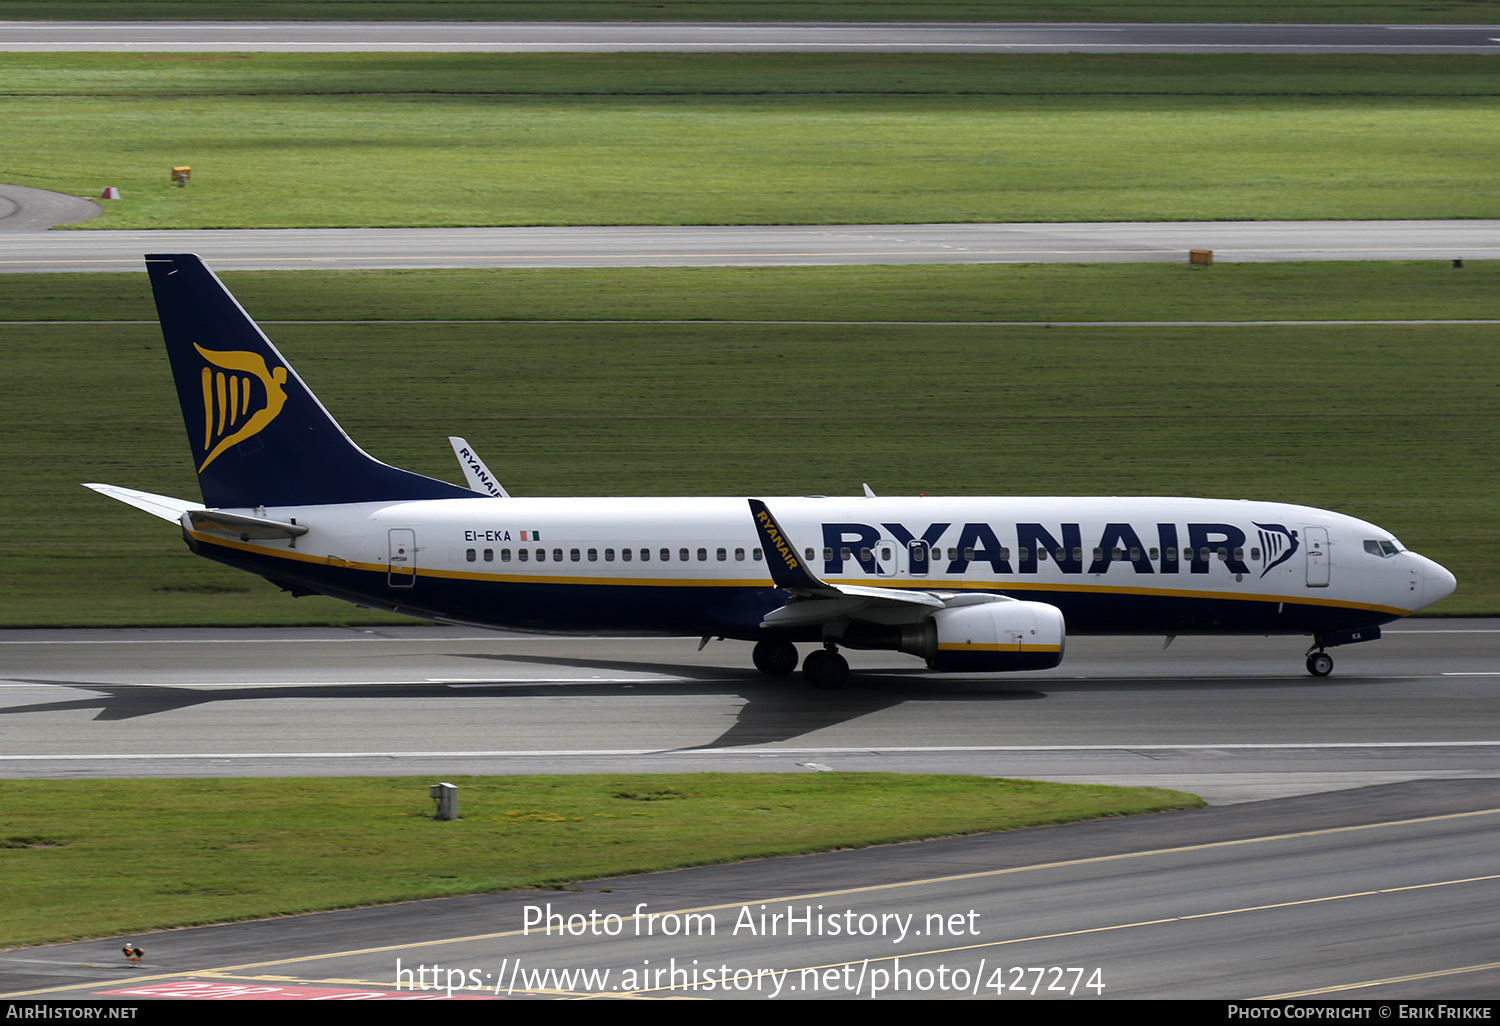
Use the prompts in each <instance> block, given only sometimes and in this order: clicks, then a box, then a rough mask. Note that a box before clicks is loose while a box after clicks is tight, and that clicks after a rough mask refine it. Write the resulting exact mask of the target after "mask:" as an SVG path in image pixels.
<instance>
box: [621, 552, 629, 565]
mask: <svg viewBox="0 0 1500 1026" xmlns="http://www.w3.org/2000/svg"><path fill="white" fill-rule="evenodd" d="M620 562H622V563H629V562H630V550H629V549H621V550H620Z"/></svg>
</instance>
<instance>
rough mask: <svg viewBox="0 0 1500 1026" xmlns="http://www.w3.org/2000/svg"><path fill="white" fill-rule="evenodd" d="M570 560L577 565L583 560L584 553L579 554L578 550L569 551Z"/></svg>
mask: <svg viewBox="0 0 1500 1026" xmlns="http://www.w3.org/2000/svg"><path fill="white" fill-rule="evenodd" d="M568 558H569V559H570V560H572V561H573V562H575V563H577V562H578V561H579V560H581V559H583V553H581V552H579V551H578V550H577V549H569V550H568Z"/></svg>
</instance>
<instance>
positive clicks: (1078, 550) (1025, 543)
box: [463, 522, 1301, 577]
mask: <svg viewBox="0 0 1500 1026" xmlns="http://www.w3.org/2000/svg"><path fill="white" fill-rule="evenodd" d="M757 526H759V527H760V528H761V534H762V541H763V542H764V543H765V544H766V547H767V550H768V554H769V555H771V556H772V558H778V559H781V560H783V561H785V562H786V564H787V565H788V566H789V567H791V568H795V567H796V566H797V558H798V555H799V552H798V549H797V547H796V546H795V544H794V543H792V542H791V540H790V539H787V538H783V537H782V536H781V534H780V533H779V532H777V531H776V530H775V529H774V528H773V527H771V526H770V525H769V524H768V523H765V522H757ZM821 526H822V546H821V548H822V551H821V553H817V552H814V556H817V555H821V556H822V564H823V566H822V572H823V573H824V574H826V575H830V576H838V575H842V574H847V573H853V572H855V570H856V568H857V569H858V570H860V571H863V572H864V573H867V574H870V575H873V576H879V575H882V574H888V573H890V572H891V569H890V566H891V564H890V561H889V560H890V556H889V555H888V554H889V553H891V552H892V551H893V549H895V548H899V549H902V550H905V551H906V552H907V553H908V558H907V559H906V560H905V561H904V562H906V564H907V569H908V570H909V571H911V570H916V572H919V573H920V572H922V571H921V570H920V569H917V568H918V566H919V564H923V563H925V564H927V565H928V566H930V573H931V574H933V575H955V576H956V575H962V574H966V573H968V572H969V569H970V567H971V566H974V565H976V564H977V565H981V566H983V567H987V568H988V570H989V571H990V572H991V573H993V574H994V575H996V576H1000V575H1018V574H1036V573H1040V572H1042V565H1043V564H1045V563H1052V564H1055V566H1056V570H1055V571H1053V572H1054V573H1056V572H1060V573H1063V574H1080V575H1083V574H1102V573H1107V572H1108V571H1109V570H1110V568H1111V567H1113V566H1115V565H1120V566H1121V568H1122V570H1123V568H1124V567H1125V566H1129V567H1130V568H1131V570H1132V571H1133V572H1135V573H1137V574H1181V573H1186V574H1206V573H1209V572H1210V567H1211V566H1212V564H1213V563H1215V562H1219V563H1222V564H1224V567H1225V569H1226V570H1227V571H1228V572H1230V573H1234V574H1251V573H1254V572H1255V571H1257V570H1258V571H1259V576H1261V577H1264V576H1265V575H1266V574H1268V573H1269V572H1270V571H1271V570H1273V569H1275V568H1276V567H1278V566H1281V565H1282V564H1284V563H1286V562H1287V561H1288V560H1290V559H1291V558H1292V556H1293V555H1294V554H1295V553H1297V552H1298V551H1300V550H1301V544H1300V541H1299V538H1298V532H1297V531H1295V530H1291V529H1289V528H1287V527H1285V526H1283V525H1281V524H1262V523H1256V524H1255V525H1254V528H1253V533H1252V532H1247V531H1246V530H1245V529H1243V528H1240V527H1236V526H1235V525H1233V524H1223V523H1189V524H1175V523H1173V524H1162V523H1158V524H1152V525H1150V526H1149V527H1145V528H1142V527H1138V526H1136V525H1133V524H1129V523H1111V524H1106V525H1105V526H1104V528H1103V530H1102V531H1101V532H1099V534H1098V535H1097V537H1095V536H1092V535H1091V537H1090V542H1091V543H1092V544H1090V545H1088V546H1085V545H1084V544H1083V537H1084V536H1083V528H1082V525H1080V524H1040V523H1029V524H1028V523H1021V524H1016V525H1014V530H1013V531H1008V532H1006V538H1005V540H1004V541H1003V542H1002V540H1001V532H1000V531H997V530H996V528H995V527H994V526H993V525H991V524H988V523H967V524H954V523H951V522H942V523H934V524H929V525H927V527H926V528H925V529H923V530H922V532H921V533H920V534H918V533H916V532H915V531H913V530H911V529H910V528H908V527H907V526H906V525H904V524H901V523H894V522H890V523H886V522H882V523H880V524H860V523H824V524H822V525H821ZM548 534H549V537H551V538H552V539H553V541H552V543H553V544H557V543H558V542H559V541H561V539H558V538H557V537H556V536H555V534H553V532H550V531H549V532H548ZM541 535H542V532H540V531H534V530H527V531H508V530H501V529H492V530H469V531H464V532H463V539H464V541H465V542H475V541H483V542H510V541H518V542H528V541H530V542H539V541H541ZM579 540H580V541H582V540H584V539H579ZM704 540H706V539H704ZM587 541H588V542H589V543H590V544H593V543H596V542H597V543H602V544H609V543H610V542H611V541H613V542H614V543H615V544H625V545H628V544H631V539H630V538H629V537H620V538H618V539H609V538H606V537H596V538H590V539H587ZM683 541H684V542H685V543H689V544H699V540H698V539H687V538H685V539H683ZM563 544H566V542H563ZM914 550H920V551H921V552H922V553H923V555H922V556H921V558H920V559H917V558H911V554H912V553H913V551H914Z"/></svg>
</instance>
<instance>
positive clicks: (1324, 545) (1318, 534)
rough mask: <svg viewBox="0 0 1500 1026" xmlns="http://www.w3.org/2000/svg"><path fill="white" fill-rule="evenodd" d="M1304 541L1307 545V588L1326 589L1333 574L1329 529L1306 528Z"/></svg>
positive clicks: (1303, 535) (1303, 534) (1303, 531)
mask: <svg viewBox="0 0 1500 1026" xmlns="http://www.w3.org/2000/svg"><path fill="white" fill-rule="evenodd" d="M1302 540H1303V542H1305V543H1306V544H1307V586H1308V587H1309V588H1326V587H1328V580H1329V577H1330V574H1331V570H1330V567H1329V563H1330V560H1329V552H1328V528H1326V527H1304V528H1303V529H1302Z"/></svg>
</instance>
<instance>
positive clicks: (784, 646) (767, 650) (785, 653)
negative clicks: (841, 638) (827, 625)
mask: <svg viewBox="0 0 1500 1026" xmlns="http://www.w3.org/2000/svg"><path fill="white" fill-rule="evenodd" d="M750 658H751V659H753V660H754V661H755V668H756V669H757V670H759V671H760V672H761V673H764V674H767V675H769V676H772V677H786V676H790V674H791V672H792V671H793V670H795V669H796V668H797V647H796V646H795V645H793V644H792V643H791V642H790V641H758V642H756V643H755V651H754V652H753V653H752V654H751V657H750ZM802 676H803V677H804V678H805V679H806V680H807V683H808V684H810V685H812V686H813V687H815V688H822V689H823V690H825V691H833V690H837V689H838V688H841V687H843V686H844V685H845V684H847V683H848V682H849V660H847V659H845V658H844V657H843V656H841V655H839V653H838V649H836V648H834V647H833V646H832V645H829V646H828V647H826V648H820V649H818V650H817V651H816V652H809V653H808V655H807V658H806V659H804V660H803V661H802Z"/></svg>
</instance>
